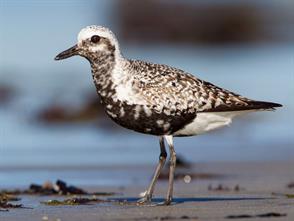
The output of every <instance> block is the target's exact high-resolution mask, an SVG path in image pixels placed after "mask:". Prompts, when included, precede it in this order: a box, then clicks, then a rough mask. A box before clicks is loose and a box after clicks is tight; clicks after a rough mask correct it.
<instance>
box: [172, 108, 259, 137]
mask: <svg viewBox="0 0 294 221" xmlns="http://www.w3.org/2000/svg"><path fill="white" fill-rule="evenodd" d="M253 111H256V110H250V111H231V112H207V113H198V114H197V116H196V118H195V119H194V120H193V121H192V122H191V123H190V124H188V125H186V126H185V127H184V128H183V129H181V130H178V131H176V132H175V133H174V134H173V135H174V136H193V135H198V134H203V133H206V132H208V131H211V130H215V129H217V128H220V127H223V126H227V125H229V124H230V123H231V122H232V119H233V118H234V117H236V116H238V115H243V114H246V113H248V112H253Z"/></svg>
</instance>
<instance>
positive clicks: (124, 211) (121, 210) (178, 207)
mask: <svg viewBox="0 0 294 221" xmlns="http://www.w3.org/2000/svg"><path fill="white" fill-rule="evenodd" d="M143 170H144V171H143V173H152V167H146V168H145V169H143ZM189 171H196V172H197V173H209V174H219V175H222V176H217V177H215V178H212V177H211V178H209V179H196V180H193V179H192V182H190V183H185V182H184V181H183V180H182V179H180V180H178V181H177V182H176V183H175V200H174V204H173V205H171V206H168V207H164V206H150V205H149V206H137V205H136V204H135V203H134V201H135V200H136V199H137V198H138V195H139V193H140V192H141V191H142V190H144V187H145V186H141V185H129V186H125V187H119V186H114V187H101V186H100V187H85V188H86V189H87V190H89V191H99V192H101V191H111V192H116V193H117V194H116V195H114V196H110V197H101V198H103V199H106V198H108V199H111V200H117V199H120V200H127V201H128V203H122V204H119V203H117V202H105V203H97V204H91V205H78V206H47V205H43V204H41V203H40V201H46V200H48V199H62V198H63V197H55V196H50V197H48V196H20V197H21V198H22V200H21V203H22V204H23V205H24V206H25V207H29V208H24V209H11V210H10V211H8V212H0V220H1V221H18V220H22V221H23V220H28V221H42V220H44V221H45V220H49V221H81V220H82V221H94V220H95V221H97V220H248V219H250V220H269V219H271V220H292V221H293V220H294V198H289V197H287V196H286V195H285V194H294V188H289V187H287V185H288V184H289V183H291V182H293V181H294V161H287V162H258V163H255V162H243V163H240V162H230V163H200V164H196V165H194V167H193V168H192V169H190V170H189ZM126 175H127V171H126ZM219 184H221V188H220V187H219ZM146 185H147V183H146ZM236 186H237V187H236ZM165 191H166V181H160V182H159V183H158V185H157V190H156V193H155V201H161V200H162V198H163V196H164V195H165ZM273 193H274V194H273ZM268 213H276V214H278V215H279V214H280V215H281V216H280V217H260V215H261V216H262V215H264V214H268ZM239 215H247V216H251V217H248V218H242V219H241V218H240V219H232V217H231V219H229V217H230V216H239ZM273 215H274V214H273Z"/></svg>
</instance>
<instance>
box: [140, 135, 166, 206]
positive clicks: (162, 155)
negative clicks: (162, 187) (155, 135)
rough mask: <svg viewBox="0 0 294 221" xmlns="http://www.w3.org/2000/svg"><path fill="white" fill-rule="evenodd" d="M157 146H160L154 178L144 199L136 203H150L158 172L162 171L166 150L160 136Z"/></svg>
mask: <svg viewBox="0 0 294 221" xmlns="http://www.w3.org/2000/svg"><path fill="white" fill-rule="evenodd" d="M159 144H160V155H159V162H158V164H157V167H156V170H155V173H154V176H153V178H152V181H151V183H150V185H149V187H148V189H147V190H146V192H145V195H144V197H143V198H142V199H140V200H139V201H138V203H140V204H143V203H146V202H150V201H151V198H152V194H153V191H154V187H155V184H156V181H157V179H158V177H159V175H160V172H161V170H162V168H163V166H164V163H165V160H166V156H167V153H166V150H165V145H164V139H163V137H162V136H160V138H159Z"/></svg>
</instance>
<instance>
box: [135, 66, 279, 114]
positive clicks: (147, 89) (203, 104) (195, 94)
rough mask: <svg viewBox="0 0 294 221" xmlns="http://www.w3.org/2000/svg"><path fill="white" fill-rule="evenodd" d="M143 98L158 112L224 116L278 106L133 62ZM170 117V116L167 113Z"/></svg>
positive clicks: (167, 69)
mask: <svg viewBox="0 0 294 221" xmlns="http://www.w3.org/2000/svg"><path fill="white" fill-rule="evenodd" d="M132 66H133V67H134V69H135V70H136V72H137V79H136V80H137V83H138V90H139V93H140V94H141V97H142V98H143V99H145V100H146V102H147V103H148V104H150V105H152V106H153V109H155V110H158V111H162V110H164V111H167V112H172V113H173V112H176V113H178V114H180V113H182V112H188V113H193V112H220V111H239V110H251V109H272V108H274V107H278V106H281V105H279V104H276V103H270V102H262V101H254V100H251V99H248V98H245V97H242V96H240V95H238V94H235V93H233V92H230V91H228V90H224V89H222V88H220V87H217V86H215V85H213V84H211V83H209V82H205V81H202V80H200V79H198V78H196V77H195V76H193V75H191V74H189V73H185V72H184V71H182V70H180V69H176V68H172V67H169V66H167V65H159V64H153V63H148V62H143V61H132ZM167 114H169V113H167Z"/></svg>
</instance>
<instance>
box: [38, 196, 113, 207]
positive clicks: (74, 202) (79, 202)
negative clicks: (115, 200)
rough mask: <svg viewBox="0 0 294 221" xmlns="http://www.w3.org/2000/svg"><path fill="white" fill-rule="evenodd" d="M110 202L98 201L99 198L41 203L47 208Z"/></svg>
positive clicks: (75, 198)
mask: <svg viewBox="0 0 294 221" xmlns="http://www.w3.org/2000/svg"><path fill="white" fill-rule="evenodd" d="M104 202H108V201H107V200H102V199H97V198H95V197H94V198H77V197H74V198H70V199H65V200H63V201H59V200H48V201H46V202H41V203H42V204H45V205H47V206H65V205H66V206H75V205H87V204H91V203H104Z"/></svg>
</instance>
